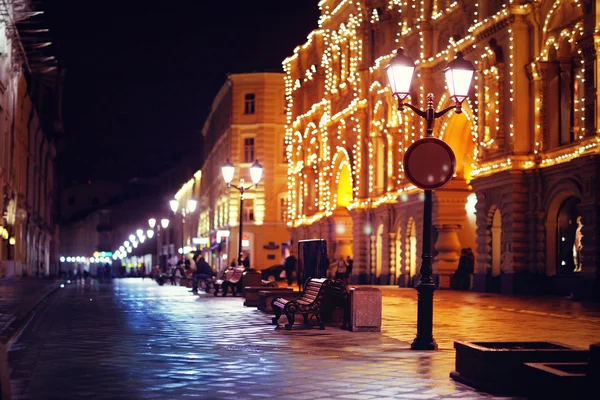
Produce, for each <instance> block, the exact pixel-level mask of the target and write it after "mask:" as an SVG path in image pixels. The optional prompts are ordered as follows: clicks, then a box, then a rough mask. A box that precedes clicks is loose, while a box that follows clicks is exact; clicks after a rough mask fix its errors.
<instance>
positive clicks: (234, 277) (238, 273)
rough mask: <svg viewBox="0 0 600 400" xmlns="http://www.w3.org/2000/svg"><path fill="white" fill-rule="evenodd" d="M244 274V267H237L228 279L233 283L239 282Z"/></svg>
mask: <svg viewBox="0 0 600 400" xmlns="http://www.w3.org/2000/svg"><path fill="white" fill-rule="evenodd" d="M242 276H244V267H236V268H234V269H233V272H232V274H231V275H230V276H229V277H228V278H227V279H226V280H228V281H229V282H232V283H237V282H239V281H240V279H242Z"/></svg>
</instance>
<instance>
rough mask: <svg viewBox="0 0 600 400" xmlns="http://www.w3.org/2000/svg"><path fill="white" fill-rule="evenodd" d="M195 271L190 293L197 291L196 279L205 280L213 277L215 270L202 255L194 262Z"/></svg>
mask: <svg viewBox="0 0 600 400" xmlns="http://www.w3.org/2000/svg"><path fill="white" fill-rule="evenodd" d="M196 267H197V269H196V272H195V273H194V275H193V280H192V293H194V294H197V293H198V281H199V280H203V281H206V280H208V279H210V278H212V277H214V276H215V275H216V274H215V271H213V269H212V268H211V267H210V265H208V263H207V262H206V261H205V260H204V257H200V258H199V259H198V262H197V263H196Z"/></svg>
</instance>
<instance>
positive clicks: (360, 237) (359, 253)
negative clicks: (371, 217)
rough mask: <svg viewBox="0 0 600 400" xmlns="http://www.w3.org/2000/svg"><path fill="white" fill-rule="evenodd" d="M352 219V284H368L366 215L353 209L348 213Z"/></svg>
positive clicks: (363, 211) (362, 211)
mask: <svg viewBox="0 0 600 400" xmlns="http://www.w3.org/2000/svg"><path fill="white" fill-rule="evenodd" d="M350 216H351V217H352V236H353V241H352V253H353V256H354V265H353V270H352V283H368V277H369V273H370V268H369V264H368V261H369V257H368V253H367V251H368V248H369V246H368V245H369V236H368V235H367V234H366V228H365V227H366V224H367V214H366V212H365V210H360V209H354V210H352V211H350Z"/></svg>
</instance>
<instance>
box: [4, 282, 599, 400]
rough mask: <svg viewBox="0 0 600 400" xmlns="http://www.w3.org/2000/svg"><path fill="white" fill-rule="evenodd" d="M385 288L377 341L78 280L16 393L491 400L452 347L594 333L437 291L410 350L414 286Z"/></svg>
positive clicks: (50, 310)
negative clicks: (427, 343) (422, 340)
mask: <svg viewBox="0 0 600 400" xmlns="http://www.w3.org/2000/svg"><path fill="white" fill-rule="evenodd" d="M383 291H384V310H383V311H384V313H383V315H384V321H383V332H382V333H367V332H365V333H353V332H347V331H342V330H340V329H338V328H336V327H330V326H328V327H327V328H326V330H324V331H319V330H317V329H299V330H294V331H292V332H287V331H283V330H275V329H274V327H273V326H272V325H271V324H270V318H271V316H270V315H267V314H264V313H262V312H260V311H258V310H257V309H255V308H247V307H244V306H243V305H242V303H243V299H241V298H239V297H238V298H232V297H226V298H222V297H214V296H212V295H200V296H193V295H192V294H191V293H189V292H188V289H187V288H185V287H179V286H162V287H160V286H158V285H156V283H154V282H152V281H150V280H148V279H146V280H145V281H142V280H139V279H120V280H115V281H113V283H112V284H111V283H99V282H97V281H88V282H85V283H82V282H76V283H74V284H71V285H67V287H66V288H65V289H61V290H60V291H59V293H58V294H57V295H56V296H54V297H53V298H52V299H51V300H50V301H48V302H47V304H46V305H45V306H44V308H43V309H42V310H40V311H39V312H38V315H37V316H36V317H35V318H34V319H33V320H32V322H31V323H30V324H29V326H28V327H27V329H26V330H25V331H24V332H23V334H22V335H21V337H20V338H19V339H18V341H17V342H15V343H14V344H13V346H12V348H11V350H10V353H9V360H10V363H11V366H12V374H11V378H12V392H13V396H14V398H16V399H83V398H90V399H180V398H187V397H200V398H215V399H217V398H218V399H220V398H224V399H225V398H228V399H256V398H281V399H305V398H306V399H308V398H324V399H325V398H329V399H331V398H335V399H371V398H377V399H382V398H394V399H402V398H404V399H441V398H455V399H469V398H491V396H488V395H486V394H484V393H478V392H476V391H474V390H472V389H471V388H469V387H467V386H464V385H461V384H458V383H456V382H454V381H452V380H451V379H450V378H449V377H448V374H449V372H450V371H451V370H452V369H453V368H454V350H453V348H452V342H453V340H482V339H485V340H501V339H505V340H517V339H531V340H533V339H535V340H554V341H559V342H564V343H567V344H571V345H577V346H581V347H587V345H589V343H591V342H592V341H593V340H590V339H592V338H596V339H597V338H598V337H600V324H598V323H597V321H596V320H595V318H596V316H597V315H599V314H596V313H595V312H596V311H597V310H595V309H594V308H591V309H585V308H584V309H583V310H582V309H577V307H578V306H577V305H575V306H572V307H573V308H574V310H569V306H568V305H567V306H564V307H566V308H562V309H561V308H560V307H559V306H557V304H561V300H560V299H558V300H556V299H548V300H544V301H547V302H548V308H549V309H545V308H544V307H543V304H542V303H543V301H542V302H541V303H540V304H537V305H536V307H537V308H536V307H531V304H530V302H529V301H527V300H526V299H525V300H522V299H515V298H512V297H511V298H506V297H500V296H489V295H478V294H473V293H457V292H442V291H440V292H436V297H435V299H436V302H435V311H434V322H435V325H434V335H435V337H436V340H437V341H438V344H439V345H440V351H437V352H414V351H411V350H409V344H410V342H411V341H412V339H413V338H414V335H415V323H416V294H415V293H414V290H401V289H394V288H384V289H383ZM489 307H494V308H489ZM502 308H506V309H513V311H508V310H502ZM523 310H525V311H531V312H534V313H533V314H532V313H529V312H522V311H523ZM565 310H566V311H565ZM561 313H562V314H561ZM552 314H555V315H558V316H554V315H552Z"/></svg>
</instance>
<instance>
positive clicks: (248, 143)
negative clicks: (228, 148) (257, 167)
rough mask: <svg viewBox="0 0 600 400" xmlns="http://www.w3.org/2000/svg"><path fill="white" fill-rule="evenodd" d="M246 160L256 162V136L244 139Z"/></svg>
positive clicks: (246, 161)
mask: <svg viewBox="0 0 600 400" xmlns="http://www.w3.org/2000/svg"><path fill="white" fill-rule="evenodd" d="M244 162H245V163H251V162H254V138H245V139H244Z"/></svg>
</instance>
